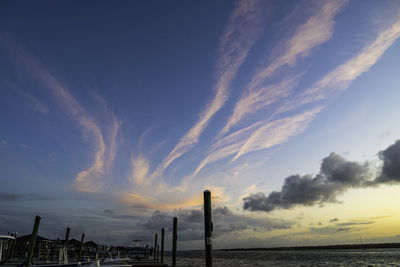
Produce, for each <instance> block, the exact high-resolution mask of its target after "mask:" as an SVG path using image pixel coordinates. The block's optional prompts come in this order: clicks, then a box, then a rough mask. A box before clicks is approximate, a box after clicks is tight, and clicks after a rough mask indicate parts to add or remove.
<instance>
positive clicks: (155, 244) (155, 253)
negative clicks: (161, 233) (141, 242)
mask: <svg viewBox="0 0 400 267" xmlns="http://www.w3.org/2000/svg"><path fill="white" fill-rule="evenodd" d="M153 253H154V261H156V259H157V234H156V236H155V237H154V249H153Z"/></svg>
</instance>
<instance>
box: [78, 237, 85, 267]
mask: <svg viewBox="0 0 400 267" xmlns="http://www.w3.org/2000/svg"><path fill="white" fill-rule="evenodd" d="M84 240H85V233H82V237H81V247H80V248H79V258H78V261H79V262H81V261H82V256H83V255H82V252H83V241H84Z"/></svg>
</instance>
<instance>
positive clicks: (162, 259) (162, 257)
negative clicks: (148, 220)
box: [161, 228, 165, 263]
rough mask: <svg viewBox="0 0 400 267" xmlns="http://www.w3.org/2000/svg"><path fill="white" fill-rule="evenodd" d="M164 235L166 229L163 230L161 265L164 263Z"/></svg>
mask: <svg viewBox="0 0 400 267" xmlns="http://www.w3.org/2000/svg"><path fill="white" fill-rule="evenodd" d="M164 234H165V229H164V228H162V229H161V263H164Z"/></svg>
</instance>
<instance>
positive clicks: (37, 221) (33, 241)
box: [25, 216, 41, 267]
mask: <svg viewBox="0 0 400 267" xmlns="http://www.w3.org/2000/svg"><path fill="white" fill-rule="evenodd" d="M40 219H41V217H40V216H36V218H35V224H34V225H33V230H32V235H31V243H30V248H29V252H28V257H27V258H26V261H25V266H26V267H30V266H31V261H32V257H33V251H34V249H35V244H36V238H37V233H38V230H39V224H40Z"/></svg>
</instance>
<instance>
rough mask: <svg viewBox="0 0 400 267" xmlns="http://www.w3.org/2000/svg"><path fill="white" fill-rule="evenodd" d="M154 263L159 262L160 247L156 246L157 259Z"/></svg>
mask: <svg viewBox="0 0 400 267" xmlns="http://www.w3.org/2000/svg"><path fill="white" fill-rule="evenodd" d="M156 261H157V262H159V261H160V245H157V258H156Z"/></svg>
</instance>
